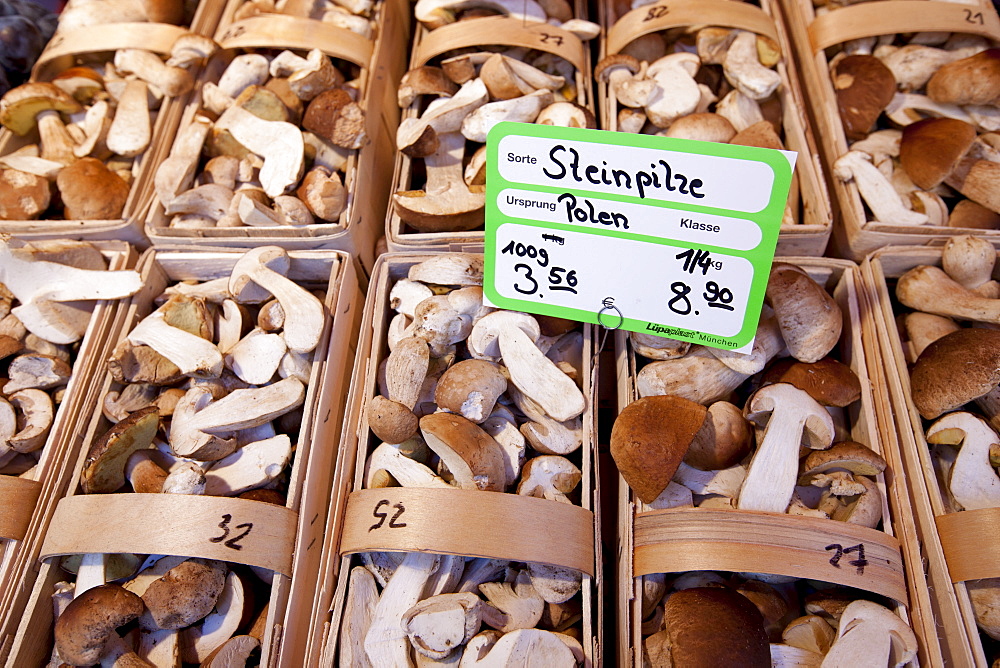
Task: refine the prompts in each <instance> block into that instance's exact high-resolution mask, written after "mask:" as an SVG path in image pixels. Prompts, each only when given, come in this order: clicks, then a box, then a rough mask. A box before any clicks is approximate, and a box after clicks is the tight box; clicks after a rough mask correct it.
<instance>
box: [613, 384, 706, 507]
mask: <svg viewBox="0 0 1000 668" xmlns="http://www.w3.org/2000/svg"><path fill="white" fill-rule="evenodd" d="M707 414H708V411H707V410H706V409H705V407H704V406H701V405H699V404H696V403H694V402H692V401H688V400H687V399H683V398H681V397H677V396H651V397H644V398H642V399H639V400H637V401H634V402H632V403H631V404H629V405H628V406H626V407H625V408H624V409H623V410H622V412H621V413H620V414H619V415H618V418H617V419H616V420H615V424H614V426H613V427H612V430H611V456H612V457H613V458H614V460H615V464H616V465H617V466H618V471H619V473H621V475H622V477H623V478H625V481H626V482H627V483H628V484H629V486H630V487H631V488H632V490H633V491H634V492H635V494H636V496H638V497H639V499H640V500H642V501H644V502H645V503H652V502H653V501H654V500H655V499H656V498H657V497H658V496H659V495H660V493H661V492H663V490H664V489H665V488H666V487H667V485H668V484H669V483H670V481H671V479H672V478H673V477H674V473H675V472H676V470H677V467H678V466H679V465H680V463H681V460H682V459H683V458H684V455H685V453H686V452H687V449H688V446H689V445H690V443H691V441H692V440H693V439H694V438H695V435H696V434H697V433H698V431H699V430H700V429H701V428H702V425H703V423H704V422H705V417H706V415H707ZM667 416H670V417H669V419H667Z"/></svg>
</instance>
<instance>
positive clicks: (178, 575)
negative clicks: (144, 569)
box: [140, 559, 227, 629]
mask: <svg viewBox="0 0 1000 668" xmlns="http://www.w3.org/2000/svg"><path fill="white" fill-rule="evenodd" d="M226 571H227V568H226V564H225V562H222V561H215V560H212V559H187V560H185V561H183V562H181V563H180V564H178V565H177V566H175V567H173V568H171V569H170V570H169V571H167V573H166V574H165V575H163V577H161V578H159V579H157V580H154V581H153V582H151V583H150V584H149V586H148V587H147V588H146V591H145V592H144V593H143V594H142V601H143V603H145V605H146V611H147V613H148V617H149V618H148V619H147V618H146V616H145V615H144V616H143V619H141V620H140V624H141V625H143V626H145V627H146V628H150V626H149V622H150V621H152V622H154V623H155V624H156V626H157V627H159V628H161V629H180V628H184V627H186V626H190V625H191V624H194V623H195V622H197V621H199V620H201V619H203V618H204V617H205V616H206V615H208V614H209V613H210V612H212V610H213V609H214V608H215V606H216V602H217V601H218V599H219V596H220V594H221V593H222V590H223V588H224V586H225V583H226Z"/></svg>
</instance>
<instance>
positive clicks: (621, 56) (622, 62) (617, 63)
mask: <svg viewBox="0 0 1000 668" xmlns="http://www.w3.org/2000/svg"><path fill="white" fill-rule="evenodd" d="M641 65H642V64H641V63H640V62H639V59H638V58H636V57H635V56H630V55H628V54H627V53H615V54H612V55H610V56H605V57H604V59H603V60H602V61H601V62H599V63H597V65H596V66H594V78H595V79H597V80H598V81H607V80H608V77H609V76H610V74H611V71H612V70H614V69H616V68H619V67H623V68H625V69H627V70H628V71H629V72H631V73H632V74H635V73H636V72H638V71H639V68H640V67H641Z"/></svg>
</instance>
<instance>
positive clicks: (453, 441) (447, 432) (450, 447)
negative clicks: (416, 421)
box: [420, 413, 507, 492]
mask: <svg viewBox="0 0 1000 668" xmlns="http://www.w3.org/2000/svg"><path fill="white" fill-rule="evenodd" d="M420 433H421V434H423V437H424V441H425V442H426V443H427V447H429V448H430V449H431V450H432V451H433V452H435V453H436V454H437V455H438V456H439V457H440V458H441V461H442V462H443V463H444V464H445V466H447V467H448V471H449V472H450V473H451V475H452V476H453V477H454V480H455V482H456V483H457V485H458V486H459V487H462V488H464V489H480V490H484V491H490V492H502V491H503V490H504V485H505V483H506V479H507V478H506V473H505V469H504V462H503V452H502V449H501V448H500V446H499V445H498V444H497V442H496V441H494V440H493V438H492V437H491V436H490V435H489V434H487V433H486V432H484V431H483V430H482V429H480V428H479V427H478V426H476V424H475V423H473V422H470V421H469V420H466V419H465V418H463V417H461V416H459V415H453V414H451V413H435V414H432V415H425V416H424V417H422V418H420Z"/></svg>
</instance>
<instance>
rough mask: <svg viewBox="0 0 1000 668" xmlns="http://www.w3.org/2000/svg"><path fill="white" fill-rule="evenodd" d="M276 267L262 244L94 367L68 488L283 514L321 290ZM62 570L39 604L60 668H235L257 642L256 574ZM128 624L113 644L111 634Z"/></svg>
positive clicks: (285, 265) (154, 562) (173, 564)
mask: <svg viewBox="0 0 1000 668" xmlns="http://www.w3.org/2000/svg"><path fill="white" fill-rule="evenodd" d="M289 264H290V261H289V257H288V255H287V253H286V252H285V251H283V250H282V249H280V248H277V247H273V246H264V247H261V248H256V249H254V250H251V251H249V252H247V253H245V254H244V255H242V256H241V257H240V259H239V260H238V261H237V262H236V264H235V265H234V267H233V269H232V272H231V274H230V275H229V276H225V277H222V278H218V279H213V280H209V281H204V282H199V283H186V282H185V283H177V284H174V285H172V286H170V287H168V288H167V289H166V290H165V292H164V293H163V294H162V295H161V296H160V297H159V298H158V300H157V301H159V302H162V303H161V305H160V306H159V307H158V308H156V310H154V311H153V312H152V313H150V314H149V315H148V316H146V317H145V318H143V319H142V320H141V321H139V322H138V323H137V324H136V325H135V326H134V327H133V328H132V329H131V331H130V332H128V334H127V335H126V336H125V337H124V338H123V339H122V340H121V341H120V343H119V344H118V345H117V347H116V348H115V350H114V352H113V354H112V355H111V358H110V359H109V360H108V368H109V371H110V373H111V375H112V376H113V378H114V380H115V383H114V384H113V386H112V387H113V391H111V392H109V393H108V394H107V395H106V396H105V397H104V400H103V413H104V417H105V418H106V419H107V421H108V422H109V423H111V424H112V426H111V428H110V429H108V430H107V431H106V432H104V433H103V435H101V436H100V437H98V438H96V439H95V440H94V442H93V443H91V444H90V448H89V451H88V454H87V458H86V461H85V464H84V468H83V471H82V474H81V476H80V480H81V488H82V489H81V491H82V492H83V493H85V494H107V493H115V492H129V491H132V492H138V493H143V494H149V493H162V494H203V495H214V496H232V497H239V498H243V499H251V500H256V501H261V502H265V503H275V504H279V505H285V503H286V498H285V494H286V493H285V490H286V488H287V485H288V472H289V470H290V468H289V467H290V463H291V461H292V458H293V453H294V451H295V446H296V441H297V439H298V435H299V427H300V422H301V418H302V410H303V405H304V402H305V397H306V392H307V384H308V382H309V377H310V372H311V368H312V363H313V358H314V355H315V353H316V350H317V345H318V343H319V341H320V339H321V336H322V332H323V328H324V322H325V320H326V318H327V311H326V308H325V306H324V296H323V294H322V290H323V288H325V286H322V287H319V286H317V287H316V288H315V289H310V288H307V287H305V286H301V285H299V284H297V283H295V282H294V281H292V280H290V279H289V278H287V277H286V276H285V274H287V272H288V269H289ZM317 295H318V296H317ZM61 566H62V567H63V568H64V570H67V571H68V572H70V573H75V575H76V579H75V583H74V584H70V583H68V582H63V583H59V584H57V585H56V592H55V594H54V605H55V611H56V616H57V621H56V627H55V656H57V657H58V658H59V659H60V660H62V661H65V662H67V663H70V664H73V665H90V664H92V663H96V662H98V661H99V660H100V661H102V662H105V663H108V665H110V662H113V661H115V660H116V658H117V657H119V656H120V655H123V654H124V655H127V656H128V657H129V659H130V660H132V661H134V662H135V663H133V664H128V665H141V666H146V665H156V666H161V665H164V666H174V665H179V662H180V661H183V662H185V663H200V664H201V665H203V666H206V665H208V666H216V665H236V664H233V663H223V662H224V661H230V662H232V661H234V660H235V659H234V658H233V657H234V656H239V657H241V658H243V659H245V658H246V656H247V655H248V654H249V653H250V652H251V651H252V650H253V649H254V648H256V647H257V646H258V644H259V640H260V637H261V633H262V629H263V625H264V618H265V617H266V615H267V612H266V610H262V608H263V607H265V605H266V604H265V602H264V601H262V600H261V599H262V598H266V596H264V597H261V596H254V595H252V594H253V593H254V592H253V590H254V589H261V588H262V587H260V583H259V582H255V581H256V580H258V579H259V580H261V581H263V583H265V584H266V585H270V583H271V579H272V573H271V571H268V570H265V569H261V568H257V567H254V568H246V567H241V566H239V565H235V564H227V563H226V562H221V561H213V560H208V559H193V558H192V559H189V558H187V557H184V556H163V555H132V554H125V555H118V554H116V555H102V554H86V555H83V557H82V558H81V557H79V556H75V557H66V558H64V559H63V561H62V563H61ZM255 599H256V600H257V602H256V603H255V602H254V600H255ZM103 601H111V602H113V603H114V605H115V607H113V608H112V607H105V606H106V605H111V604H105V603H103ZM124 611H130V612H128V614H127V615H126V613H125V612H124ZM144 611H145V612H144ZM136 618H138V627H137V628H136V629H135V630H134V631H133V632H131V633H130V634H129V635H128V637H126V638H121V637H120V636H118V634H117V633H116V632H115V628H116V627H117V626H120V625H122V624H125V623H126V622H128V621H130V620H133V619H136ZM251 627H254V628H253V629H252V630H247V629H250V628H251ZM241 632H242V633H241ZM213 660H215V661H218V662H219V663H213V662H212V661H213ZM119 665H120V664H119ZM239 665H242V664H239Z"/></svg>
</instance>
